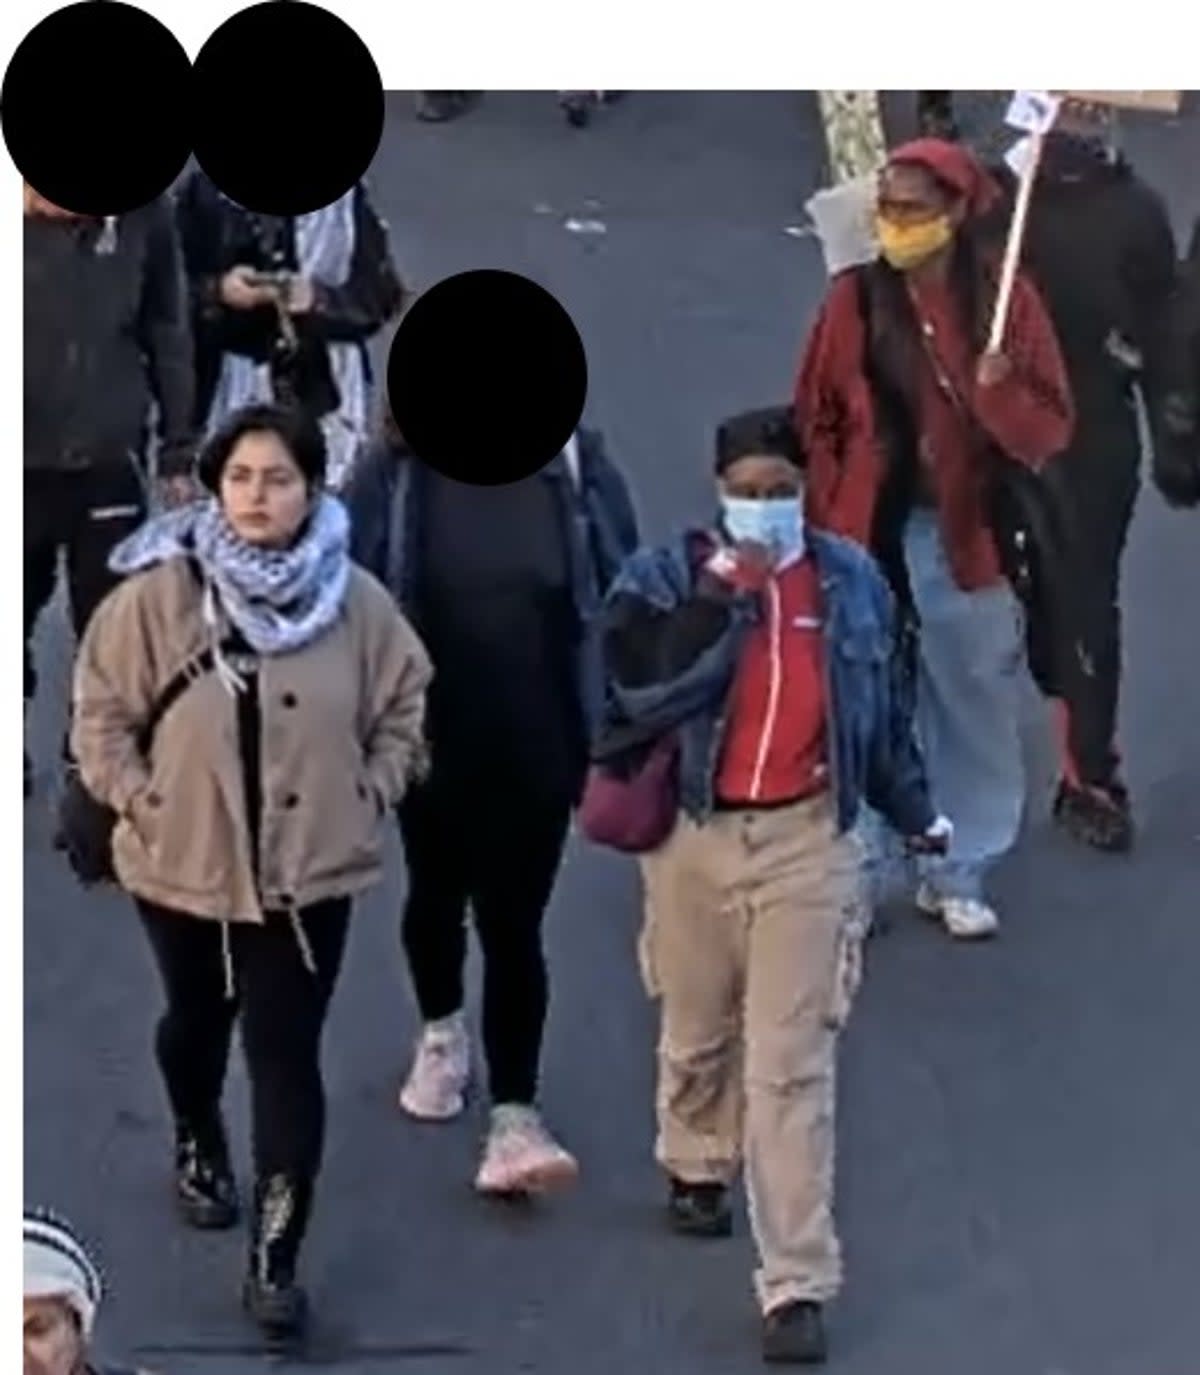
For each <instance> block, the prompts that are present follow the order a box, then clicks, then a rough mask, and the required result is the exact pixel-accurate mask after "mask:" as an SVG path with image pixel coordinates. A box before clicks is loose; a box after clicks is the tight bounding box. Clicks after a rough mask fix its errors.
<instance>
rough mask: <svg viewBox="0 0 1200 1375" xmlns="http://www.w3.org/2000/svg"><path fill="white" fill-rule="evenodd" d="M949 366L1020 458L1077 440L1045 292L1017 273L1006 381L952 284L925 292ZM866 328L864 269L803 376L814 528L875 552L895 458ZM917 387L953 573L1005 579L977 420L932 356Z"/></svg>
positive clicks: (1037, 456) (994, 433)
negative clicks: (994, 375)
mask: <svg viewBox="0 0 1200 1375" xmlns="http://www.w3.org/2000/svg"><path fill="white" fill-rule="evenodd" d="M913 304H914V307H915V309H916V312H917V316H918V323H919V324H920V325H921V326H922V327H924V328H926V329H927V331H929V332H930V338H931V341H932V342H933V344H934V346H935V347H936V349H937V352H938V357H939V359H940V362H941V366H942V367H943V368H944V369H945V370H946V372H947V374H948V376H949V378H950V380H951V382H952V383H953V384H954V388H955V391H956V392H957V393H958V396H959V397H960V398H961V400H962V401H963V402H964V403H965V404H966V406H967V407H969V409H970V410H971V411H972V412H973V413H974V417H975V420H976V421H977V422H978V424H979V425H980V426H981V427H982V429H983V430H985V431H986V432H987V433H988V435H990V436H991V438H992V439H993V440H994V441H995V442H996V444H997V445H999V447H1000V448H1001V449H1002V450H1003V451H1004V452H1005V453H1006V454H1008V455H1009V456H1010V457H1011V458H1014V459H1016V460H1018V461H1019V462H1021V463H1025V464H1027V465H1028V466H1029V467H1031V468H1034V469H1037V468H1040V467H1041V466H1042V465H1043V464H1045V463H1046V462H1047V461H1048V460H1049V459H1051V458H1052V457H1053V456H1054V455H1055V454H1057V453H1060V452H1061V451H1062V450H1063V449H1065V448H1066V446H1067V444H1068V443H1069V442H1070V438H1071V434H1072V431H1073V428H1074V424H1075V412H1074V403H1073V401H1072V397H1071V389H1070V384H1069V382H1068V380H1067V373H1066V368H1065V366H1064V364H1063V359H1062V354H1061V352H1060V351H1059V346H1058V339H1057V337H1056V335H1055V333H1054V327H1053V325H1052V324H1051V323H1050V318H1049V316H1048V315H1047V313H1046V310H1045V307H1044V306H1043V304H1042V301H1041V298H1040V297H1039V296H1038V293H1037V290H1036V289H1035V287H1034V286H1033V285H1032V283H1031V282H1029V281H1028V279H1027V278H1025V277H1023V276H1020V275H1018V277H1017V281H1016V286H1015V290H1014V291H1013V297H1012V307H1011V310H1010V312H1009V317H1008V322H1007V327H1006V331H1005V337H1004V344H1003V352H1004V353H1005V355H1006V356H1007V357H1008V359H1009V360H1010V362H1011V364H1012V372H1011V374H1010V375H1009V376H1008V377H1007V378H1006V379H1005V380H1004V381H1003V382H1001V383H999V384H998V385H995V386H991V387H981V386H979V385H978V383H977V382H976V380H975V356H974V351H973V348H972V345H971V341H970V339H969V338H968V337H967V334H966V331H965V330H964V329H963V327H962V325H961V323H960V320H959V315H958V312H957V310H956V309H955V303H954V301H953V300H952V298H951V296H950V292H949V289H948V288H947V287H940V288H939V287H934V288H924V289H922V291H921V292H920V293H919V294H916V295H915V296H914V301H913ZM865 348H866V329H865V323H864V321H863V318H862V311H861V305H860V291H859V284H858V281H857V278H856V274H855V273H854V272H847V273H844V274H843V275H842V276H840V277H838V278H836V279H835V280H834V282H833V285H832V286H831V288H830V291H829V295H828V296H827V298H826V300H825V304H824V305H823V307H822V309H821V313H820V315H819V316H818V318H817V322H816V325H815V326H814V328H813V331H812V334H811V336H810V338H809V342H808V347H807V349H806V351H805V355H804V359H803V362H802V364H801V368H800V372H799V376H798V377H797V381H796V390H795V405H796V423H797V428H798V430H799V437H800V441H801V443H802V445H803V448H804V451H805V453H806V454H807V457H808V473H807V484H806V494H805V507H806V511H807V515H808V519H809V520H810V521H811V522H812V524H813V525H814V526H817V527H819V528H823V529H826V530H830V531H832V532H833V533H835V534H839V535H844V536H845V537H846V538H848V539H852V540H855V541H856V542H857V543H859V544H861V545H863V546H865V547H867V548H869V547H870V541H871V532H872V525H873V521H874V516H875V505H876V501H877V499H878V497H879V492H880V488H881V487H882V484H883V479H884V476H885V463H886V456H885V454H884V452H883V446H882V443H881V441H880V437H879V435H878V433H877V429H876V425H875V410H874V404H873V399H872V396H871V390H870V386H869V383H868V380H867V375H866V372H865V368H864V355H865ZM917 389H918V398H919V404H918V409H919V411H920V414H919V416H918V417H917V421H918V426H917V428H918V433H919V435H920V439H921V447H922V449H923V450H924V451H925V453H926V455H927V461H928V465H929V466H928V471H927V476H928V479H929V483H930V486H931V487H932V490H933V493H934V495H935V497H936V501H937V508H938V515H939V519H940V523H941V528H942V536H943V540H944V543H945V545H946V550H947V555H948V558H949V561H950V566H951V569H952V570H953V573H954V578H955V581H956V583H957V584H958V586H959V587H961V588H962V589H963V590H965V591H974V590H976V589H978V588H983V587H989V586H991V585H992V584H994V583H996V582H998V581H999V580H1000V578H1001V576H1002V574H1001V570H1000V561H999V557H998V555H997V552H996V545H995V541H994V540H993V539H992V535H991V531H990V530H989V528H988V524H987V520H986V516H985V508H984V474H983V472H982V471H981V469H980V465H979V463H978V460H977V459H976V456H975V453H974V451H973V447H972V443H971V437H970V427H969V425H968V423H967V421H966V419H965V417H964V416H963V415H962V414H961V413H960V411H959V409H958V408H957V407H956V405H955V404H954V402H953V401H952V400H951V399H950V398H948V397H947V396H946V395H945V394H944V392H943V391H942V390H941V388H940V387H939V386H938V383H937V380H936V378H935V375H934V371H933V367H932V365H931V364H929V363H928V362H927V361H925V360H922V362H921V364H920V371H919V376H918V378H917Z"/></svg>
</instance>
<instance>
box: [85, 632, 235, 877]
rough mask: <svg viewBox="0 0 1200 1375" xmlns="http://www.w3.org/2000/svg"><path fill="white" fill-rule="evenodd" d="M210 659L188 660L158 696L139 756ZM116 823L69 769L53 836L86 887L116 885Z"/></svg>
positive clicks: (205, 654)
mask: <svg viewBox="0 0 1200 1375" xmlns="http://www.w3.org/2000/svg"><path fill="white" fill-rule="evenodd" d="M215 658H216V656H215V654H214V652H213V650H212V648H211V647H210V648H208V649H205V650H202V651H201V652H200V653H199V654H197V655H195V656H194V657H193V658H191V659H189V660H188V661H187V663H186V664H184V666H183V667H182V668H181V669H180V670H179V672H178V673H176V674H175V675H174V677H173V678H171V680H170V682H168V683H167V685H166V687H164V688H163V690H162V692H160V693H159V695H158V698H157V700H156V701H155V702H154V705H153V706H152V707H151V709H150V715H149V716H148V717H147V719H146V723H145V725H144V726H143V727H142V729H141V731H140V732H139V734H138V747H139V749H140V750H141V752H142V753H143V754H144V755H146V754H149V752H150V746H151V744H152V743H153V740H154V733H155V731H156V730H157V729H158V726H159V723H160V722H161V721H162V719H163V717H164V716H165V715H166V714H167V712H168V711H170V709H171V708H172V707H173V706H174V705H175V703H176V702H177V701H178V700H179V698H180V697H182V696H183V694H184V693H185V692H186V691H187V690H188V688H189V687H191V685H192V684H193V683H194V682H195V681H196V680H197V679H198V678H201V677H203V676H204V674H206V673H208V672H209V671H210V670H211V669H212V666H213V663H214V662H215ZM117 820H118V817H117V813H116V812H115V811H114V810H113V809H112V808H111V807H110V806H109V805H108V804H107V803H106V802H101V801H100V800H99V798H97V797H95V796H94V795H93V794H92V793H91V792H89V791H88V788H87V786H86V784H85V783H84V781H83V779H82V778H81V777H80V774H79V770H78V768H75V767H72V768H71V769H70V770H69V771H68V773H67V776H66V778H65V780H64V782H63V791H62V795H61V797H60V798H59V803H58V835H59V843H60V844H61V846H62V849H63V850H64V851H65V852H66V856H67V862H68V864H70V866H71V869H72V870H73V871H74V874H75V877H76V878H77V879H78V880H79V881H80V883H82V884H83V885H84V886H85V887H91V886H92V885H93V884H97V883H114V882H115V881H116V877H117V875H116V870H115V869H114V867H113V854H112V837H113V831H114V830H115V829H116V825H117Z"/></svg>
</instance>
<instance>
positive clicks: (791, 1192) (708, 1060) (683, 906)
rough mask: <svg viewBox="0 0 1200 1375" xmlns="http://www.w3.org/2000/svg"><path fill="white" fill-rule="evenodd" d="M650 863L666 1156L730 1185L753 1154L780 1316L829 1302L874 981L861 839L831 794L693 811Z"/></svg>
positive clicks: (647, 958)
mask: <svg viewBox="0 0 1200 1375" xmlns="http://www.w3.org/2000/svg"><path fill="white" fill-rule="evenodd" d="M642 874H643V879H644V883H645V896H646V917H645V925H644V927H643V930H642V937H641V942H640V956H641V965H642V973H643V977H644V979H645V983H646V987H647V989H648V991H649V992H650V994H651V996H652V997H657V998H658V999H660V1001H661V1018H662V1020H661V1034H660V1040H659V1078H658V1094H657V1111H658V1143H657V1151H656V1154H657V1157H658V1160H659V1163H660V1164H661V1165H662V1166H663V1167H664V1168H665V1169H666V1170H667V1171H669V1172H670V1174H672V1175H673V1176H675V1177H676V1178H678V1179H681V1180H686V1181H688V1182H691V1183H700V1182H706V1181H720V1182H722V1183H728V1182H729V1181H730V1180H732V1178H733V1176H734V1175H735V1174H736V1173H737V1170H738V1166H739V1164H740V1163H741V1160H742V1158H743V1156H744V1160H745V1168H746V1191H747V1195H748V1198H749V1204H750V1225H751V1228H752V1230H753V1233H754V1239H755V1242H756V1244H757V1247H758V1254H759V1262H760V1264H759V1269H758V1270H757V1272H756V1274H755V1288H756V1291H757V1294H758V1298H759V1302H760V1303H761V1305H762V1308H763V1311H764V1312H769V1311H770V1310H771V1309H773V1308H776V1307H778V1306H779V1305H780V1304H784V1303H790V1302H793V1301H795V1300H799V1299H808V1300H812V1301H814V1302H818V1303H824V1302H826V1301H827V1300H828V1299H830V1298H832V1297H833V1295H834V1294H835V1293H836V1292H837V1290H838V1288H839V1286H840V1283H841V1253H840V1248H839V1245H838V1240H837V1236H836V1234H835V1231H834V1225H833V1159H834V1071H835V1059H836V1050H837V1036H838V1032H839V1031H840V1030H841V1028H842V1026H843V1025H844V1024H845V1020H846V1017H847V1015H848V1013H849V1009H850V1004H851V1001H852V999H853V994H854V990H855V986H856V984H857V969H858V954H859V950H858V939H859V937H858V933H857V931H856V929H855V926H854V922H855V918H856V917H857V916H858V915H859V903H860V902H861V888H860V855H859V850H858V847H857V845H856V843H855V841H854V840H853V839H852V838H850V837H839V836H838V835H837V833H836V826H835V822H834V815H833V805H832V801H831V800H830V799H829V798H828V797H822V798H818V799H815V800H813V801H808V802H803V803H800V804H798V805H796V806H793V807H787V808H780V809H779V810H776V811H756V812H751V811H745V812H719V813H717V814H716V815H715V816H713V817H712V818H711V819H710V820H709V821H708V822H706V823H705V825H703V826H697V825H695V824H694V823H693V822H692V821H690V820H689V819H688V818H687V817H681V818H680V821H679V824H678V826H677V828H676V830H675V833H674V834H673V835H672V837H671V839H670V840H668V841H667V843H666V844H665V845H664V846H663V847H662V848H661V849H660V850H657V851H655V852H654V853H653V854H650V855H646V856H643V858H642Z"/></svg>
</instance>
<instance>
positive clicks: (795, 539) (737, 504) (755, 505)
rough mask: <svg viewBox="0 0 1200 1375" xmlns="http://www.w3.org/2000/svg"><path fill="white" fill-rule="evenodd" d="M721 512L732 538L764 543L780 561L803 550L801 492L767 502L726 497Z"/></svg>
mask: <svg viewBox="0 0 1200 1375" xmlns="http://www.w3.org/2000/svg"><path fill="white" fill-rule="evenodd" d="M721 512H722V515H723V518H724V524H725V532H726V534H728V536H729V538H730V539H731V540H733V541H734V542H735V543H739V542H741V541H742V540H747V541H750V542H751V543H754V544H761V545H763V546H764V547H765V548H767V549H769V550H770V551H771V554H772V555H773V556H774V559H775V562H776V563H777V564H778V563H790V562H792V561H793V560H795V559H798V558H800V557H801V555H802V554H803V553H804V504H803V498H802V497H801V496H800V495H798V494H797V495H796V496H794V497H771V498H769V499H767V500H764V501H759V500H755V499H753V498H750V497H727V496H723V497H722V498H721Z"/></svg>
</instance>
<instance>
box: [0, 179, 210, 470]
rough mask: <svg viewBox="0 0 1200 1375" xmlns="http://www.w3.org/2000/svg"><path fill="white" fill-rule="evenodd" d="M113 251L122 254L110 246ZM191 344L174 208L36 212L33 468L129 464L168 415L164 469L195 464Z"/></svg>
mask: <svg viewBox="0 0 1200 1375" xmlns="http://www.w3.org/2000/svg"><path fill="white" fill-rule="evenodd" d="M106 250H111V251H106ZM192 378H193V374H192V346H191V337H190V333H189V330H188V318H187V293H186V288H185V284H184V279H183V271H182V264H181V259H180V253H179V244H178V241H177V238H176V234H175V225H174V222H173V219H172V216H171V211H170V206H169V204H168V203H167V202H166V201H164V200H157V201H153V202H152V203H151V204H150V205H148V206H145V207H143V208H142V209H140V210H134V211H132V212H131V213H130V214H128V215H122V216H120V217H118V218H117V220H116V221H115V222H114V223H113V225H112V226H111V229H109V230H106V228H105V226H104V224H103V222H101V221H98V220H91V219H88V220H48V219H39V218H34V217H31V216H28V215H27V216H26V217H25V466H26V468H39V469H48V468H49V469H53V468H63V469H66V468H81V467H88V466H93V465H104V464H118V463H127V462H128V461H129V455H130V454H131V453H140V452H141V450H142V449H143V447H144V444H145V440H146V438H147V435H148V431H149V420H150V410H151V403H152V402H153V403H155V405H156V407H157V412H158V430H159V438H160V440H161V441H162V445H163V447H162V450H161V452H160V456H159V470H160V472H163V473H171V472H178V471H181V470H185V469H186V468H187V466H188V465H189V464H190V462H191V449H190V444H189V439H190V430H191V417H192Z"/></svg>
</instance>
